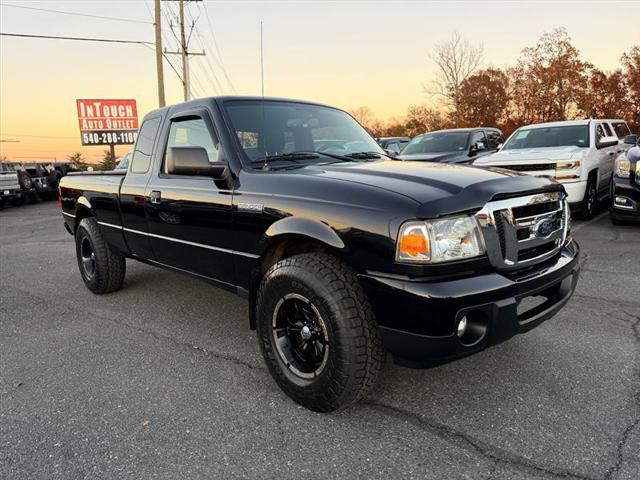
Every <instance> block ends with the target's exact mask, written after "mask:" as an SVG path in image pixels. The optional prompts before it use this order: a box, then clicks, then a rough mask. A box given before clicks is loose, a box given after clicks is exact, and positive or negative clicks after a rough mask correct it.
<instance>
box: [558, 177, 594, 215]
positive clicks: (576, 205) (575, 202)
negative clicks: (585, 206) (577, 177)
mask: <svg viewBox="0 0 640 480" xmlns="http://www.w3.org/2000/svg"><path fill="white" fill-rule="evenodd" d="M560 183H562V186H563V187H564V189H565V191H566V192H567V201H568V202H569V206H570V207H571V210H578V209H580V208H582V201H583V200H584V194H585V192H586V191H587V182H586V180H585V181H577V182H560Z"/></svg>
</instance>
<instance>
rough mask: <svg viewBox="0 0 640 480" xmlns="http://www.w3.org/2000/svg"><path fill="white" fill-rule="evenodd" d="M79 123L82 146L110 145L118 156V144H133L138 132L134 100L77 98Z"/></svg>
mask: <svg viewBox="0 0 640 480" xmlns="http://www.w3.org/2000/svg"><path fill="white" fill-rule="evenodd" d="M76 106H77V109H78V123H79V124H80V136H81V140H82V145H83V146H88V145H108V146H109V151H110V152H111V158H112V159H113V160H115V157H116V156H115V146H116V145H133V144H134V143H135V142H136V138H137V136H138V110H137V107H136V101H135V100H113V99H108V100H107V99H78V100H76Z"/></svg>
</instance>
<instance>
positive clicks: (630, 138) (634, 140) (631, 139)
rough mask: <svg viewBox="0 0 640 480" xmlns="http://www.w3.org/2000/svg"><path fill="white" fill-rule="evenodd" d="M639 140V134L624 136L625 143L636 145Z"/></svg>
mask: <svg viewBox="0 0 640 480" xmlns="http://www.w3.org/2000/svg"><path fill="white" fill-rule="evenodd" d="M638 140H640V137H639V136H638V135H627V136H626V137H624V143H625V144H626V145H635V144H637V143H638Z"/></svg>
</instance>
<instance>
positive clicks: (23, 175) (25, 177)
mask: <svg viewBox="0 0 640 480" xmlns="http://www.w3.org/2000/svg"><path fill="white" fill-rule="evenodd" d="M17 173H18V183H19V184H20V188H22V190H23V191H24V192H29V191H30V190H31V189H32V188H34V187H35V185H34V183H33V179H32V178H31V175H29V174H28V173H27V172H24V171H22V170H18V172H17Z"/></svg>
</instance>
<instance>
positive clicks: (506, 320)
mask: <svg viewBox="0 0 640 480" xmlns="http://www.w3.org/2000/svg"><path fill="white" fill-rule="evenodd" d="M60 190H61V194H60V206H61V209H62V213H63V218H64V224H65V227H66V229H67V230H68V232H69V233H70V234H72V235H73V236H74V238H75V244H76V255H77V262H78V266H79V270H80V274H81V276H82V279H83V281H84V283H85V285H86V286H87V288H89V290H91V291H92V292H94V293H98V294H103V293H108V292H114V291H116V290H118V289H120V288H121V287H122V284H123V279H124V276H125V268H126V262H125V259H131V260H138V261H141V262H145V263H147V264H150V265H154V266H157V267H162V268H165V269H169V270H173V271H177V272H183V273H186V274H189V275H192V276H195V277H198V278H200V279H203V280H206V281H208V282H211V283H213V284H214V285H217V286H219V287H222V288H224V289H226V290H228V291H231V292H234V293H236V294H238V295H240V296H242V297H245V298H247V299H248V301H249V326H250V327H251V328H254V329H256V330H257V337H258V341H259V345H260V348H261V350H262V354H263V357H264V360H265V362H266V364H267V366H268V369H269V371H270V373H271V375H272V376H273V378H274V379H275V381H276V382H277V383H278V385H279V386H280V387H281V388H282V389H283V390H284V392H285V393H286V394H287V395H289V396H290V397H291V398H293V399H294V400H295V401H296V402H298V403H300V404H302V405H304V406H306V407H307V408H310V409H313V410H316V411H331V410H335V409H337V408H340V407H343V406H345V405H348V404H350V403H353V402H355V401H357V400H358V399H360V398H362V397H363V396H364V395H365V394H366V392H367V391H368V390H369V389H370V388H371V386H372V385H373V384H374V382H375V379H376V376H377V374H378V372H379V370H380V368H381V366H382V363H383V360H384V358H385V352H390V353H391V354H392V355H393V357H394V358H395V359H396V360H397V361H398V362H400V363H401V364H404V365H408V366H413V367H427V366H432V365H437V364H440V363H444V362H447V361H451V360H453V359H456V358H460V357H463V356H466V355H469V354H472V353H475V352H479V351H481V350H483V349H484V348H486V347H488V346H490V345H495V344H497V343H499V342H502V341H504V340H507V339H508V338H510V337H512V336H513V335H515V334H519V333H523V332H526V331H528V330H530V329H532V328H533V327H536V326H537V325H539V324H540V323H542V322H543V321H545V320H547V319H548V318H550V317H551V316H553V315H554V314H555V313H557V312H558V311H559V310H560V309H561V308H562V307H563V306H564V305H565V304H566V302H567V301H568V300H569V298H570V297H571V295H572V293H573V291H574V288H575V286H576V282H577V279H578V271H579V266H578V252H579V248H578V245H577V244H576V242H575V241H574V240H573V238H572V237H571V233H570V223H569V212H568V205H567V199H566V194H565V192H564V189H563V188H562V186H561V185H560V184H559V183H557V182H556V181H554V180H552V179H548V178H542V177H533V176H528V175H522V174H519V173H513V172H508V171H506V170H504V171H492V170H490V169H481V168H475V167H463V166H458V165H448V164H438V163H429V162H398V161H394V160H392V159H389V158H387V157H386V154H385V152H384V150H383V149H382V148H381V147H380V146H379V145H377V143H376V142H375V140H374V139H373V138H372V137H371V136H370V135H369V134H367V133H366V131H365V130H364V129H363V128H362V127H361V126H360V125H359V124H358V123H357V122H356V121H355V120H354V119H353V118H352V117H351V116H350V115H349V114H347V113H346V112H344V111H342V110H339V109H336V108H332V107H328V106H324V105H320V104H316V103H310V102H302V101H295V100H284V99H270V98H266V99H263V98H261V97H217V98H206V99H199V100H194V101H191V102H187V103H182V104H179V105H174V106H170V107H165V108H162V109H159V110H156V111H153V112H151V113H149V114H147V115H146V117H145V118H144V120H143V123H142V125H141V128H140V132H139V135H138V138H137V142H136V145H135V147H134V150H133V155H132V157H131V161H130V163H129V166H128V169H127V170H126V171H124V172H123V171H113V172H100V173H92V174H87V173H80V174H71V175H68V176H66V177H64V178H63V179H62V181H61V184H60Z"/></svg>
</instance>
